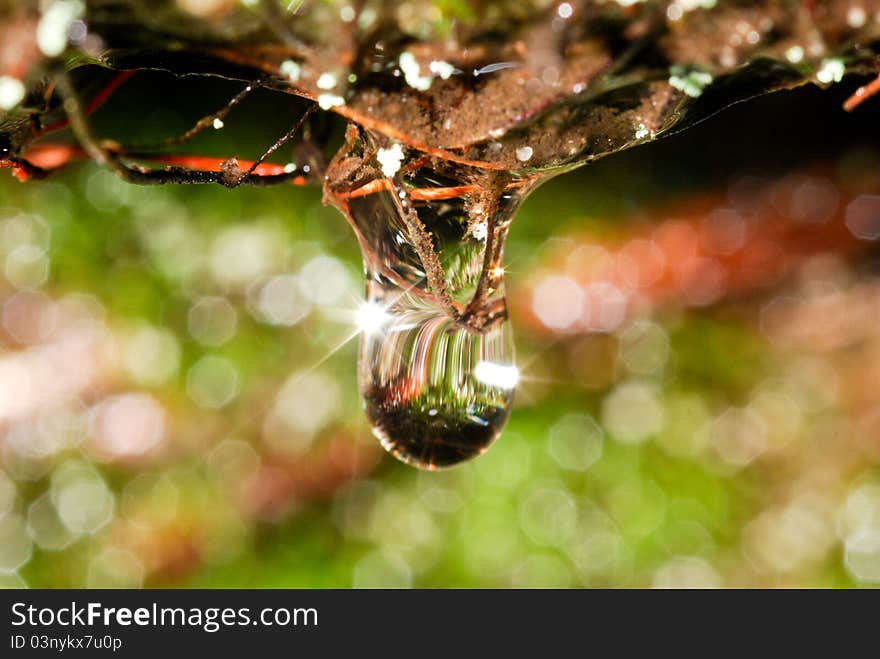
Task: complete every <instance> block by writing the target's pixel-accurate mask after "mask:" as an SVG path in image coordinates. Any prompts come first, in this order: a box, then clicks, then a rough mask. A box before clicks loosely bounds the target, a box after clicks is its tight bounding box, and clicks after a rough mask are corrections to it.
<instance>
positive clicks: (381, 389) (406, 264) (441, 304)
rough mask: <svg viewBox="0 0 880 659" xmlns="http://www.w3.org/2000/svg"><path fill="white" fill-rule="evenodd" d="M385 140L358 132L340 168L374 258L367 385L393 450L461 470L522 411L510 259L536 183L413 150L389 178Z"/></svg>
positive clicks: (348, 209) (332, 180)
mask: <svg viewBox="0 0 880 659" xmlns="http://www.w3.org/2000/svg"><path fill="white" fill-rule="evenodd" d="M381 139H382V138H380V137H377V136H374V135H372V134H370V133H367V132H364V131H361V130H357V129H353V128H352V129H350V130H349V135H348V142H347V148H345V149H343V150H342V152H341V153H340V155H337V157H336V158H335V159H334V162H333V164H332V165H331V167H330V169H329V170H328V172H329V176H328V181H329V185H328V187H327V190H328V197H329V200H330V201H332V202H333V203H334V204H335V205H336V206H337V207H339V208H340V209H341V210H342V212H343V213H344V214H345V216H346V217H347V219H348V220H349V222H350V224H351V225H352V227H353V228H354V230H355V233H356V235H357V237H358V240H359V242H360V245H361V250H362V253H363V260H364V270H365V274H366V300H365V302H364V303H363V305H362V306H361V309H360V311H359V314H358V326H359V329H360V332H361V336H360V353H359V364H358V380H359V387H360V392H361V396H362V397H363V403H364V410H365V412H366V415H367V418H368V420H369V422H370V424H371V426H372V429H373V433H374V434H375V436H376V437H377V438H378V439H379V441H380V442H381V443H382V445H383V446H384V447H385V448H386V449H387V450H388V451H389V452H391V453H392V454H393V455H394V456H396V457H397V458H398V459H400V460H402V461H404V462H406V463H409V464H411V465H414V466H417V467H421V468H425V469H438V468H443V467H449V466H452V465H455V464H458V463H460V462H463V461H465V460H469V459H471V458H473V457H475V456H477V455H480V454H481V453H483V452H484V451H485V450H486V449H487V448H488V447H489V446H490V445H491V444H492V442H493V441H494V440H495V439H496V438H497V437H498V435H499V434H500V433H501V430H502V428H503V427H504V424H505V423H506V421H507V418H508V415H509V413H510V406H511V403H512V401H513V396H514V391H515V388H516V384H517V380H518V378H519V372H518V371H517V368H516V365H515V362H514V346H513V342H512V338H511V332H510V327H509V323H508V322H507V306H506V300H505V297H504V268H503V267H502V254H503V248H504V240H505V237H506V235H507V231H508V228H509V226H510V222H511V220H512V218H513V215H514V213H515V211H516V209H517V207H518V206H519V204H520V202H521V201H522V199H523V198H524V197H525V194H526V192H527V191H528V189H529V188H530V187H531V185H532V183H531V181H526V180H518V179H517V178H516V177H514V176H513V175H511V174H509V173H507V172H503V173H500V172H493V171H486V170H480V169H478V168H475V167H470V166H466V165H460V164H456V163H451V162H446V161H441V160H437V159H432V158H427V157H425V156H424V155H423V154H420V153H416V152H409V150H407V152H406V153H405V155H404V157H403V158H402V159H401V162H400V167H399V168H398V169H397V170H396V172H395V173H394V175H393V176H392V177H390V178H389V177H386V176H385V175H384V174H383V165H382V163H381V159H377V154H379V153H380V152H383V151H382V141H381ZM384 169H386V170H387V168H384Z"/></svg>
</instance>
